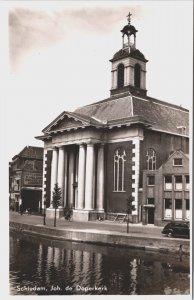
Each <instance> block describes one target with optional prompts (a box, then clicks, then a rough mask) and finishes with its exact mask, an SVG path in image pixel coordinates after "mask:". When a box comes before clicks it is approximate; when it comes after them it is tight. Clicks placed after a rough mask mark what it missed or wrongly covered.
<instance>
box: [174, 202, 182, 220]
mask: <svg viewBox="0 0 194 300" xmlns="http://www.w3.org/2000/svg"><path fill="white" fill-rule="evenodd" d="M182 216H183V212H182V199H175V219H182Z"/></svg>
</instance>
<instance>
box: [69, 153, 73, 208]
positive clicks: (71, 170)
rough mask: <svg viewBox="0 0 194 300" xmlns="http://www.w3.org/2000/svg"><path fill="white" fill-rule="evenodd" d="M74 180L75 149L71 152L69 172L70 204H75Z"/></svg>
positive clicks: (70, 205)
mask: <svg viewBox="0 0 194 300" xmlns="http://www.w3.org/2000/svg"><path fill="white" fill-rule="evenodd" d="M73 181H74V151H73V150H71V152H70V153H69V172H68V205H69V207H72V206H73Z"/></svg>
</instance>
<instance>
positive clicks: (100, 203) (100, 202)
mask: <svg viewBox="0 0 194 300" xmlns="http://www.w3.org/2000/svg"><path fill="white" fill-rule="evenodd" d="M97 210H104V145H103V144H101V145H100V146H99V148H98V161H97Z"/></svg>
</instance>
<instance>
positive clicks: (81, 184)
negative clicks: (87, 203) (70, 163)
mask: <svg viewBox="0 0 194 300" xmlns="http://www.w3.org/2000/svg"><path fill="white" fill-rule="evenodd" d="M85 171H86V148H85V145H83V144H81V145H80V146H79V165H78V205H77V207H76V208H77V209H83V208H84V200H85V175H86V174H85Z"/></svg>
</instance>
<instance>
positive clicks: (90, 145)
mask: <svg viewBox="0 0 194 300" xmlns="http://www.w3.org/2000/svg"><path fill="white" fill-rule="evenodd" d="M94 145H95V144H94V143H91V142H89V143H88V144H87V148H88V147H94Z"/></svg>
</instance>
